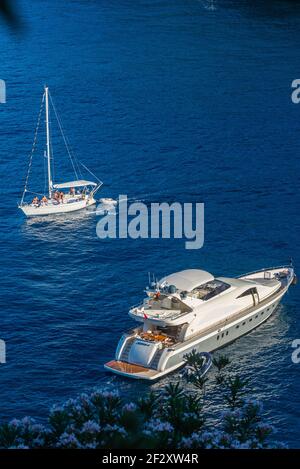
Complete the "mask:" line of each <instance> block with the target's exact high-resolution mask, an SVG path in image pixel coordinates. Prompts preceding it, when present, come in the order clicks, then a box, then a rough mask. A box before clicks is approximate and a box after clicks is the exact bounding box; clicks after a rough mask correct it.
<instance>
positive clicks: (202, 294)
mask: <svg viewBox="0 0 300 469" xmlns="http://www.w3.org/2000/svg"><path fill="white" fill-rule="evenodd" d="M228 288H230V285H228V283H225V282H222V281H221V280H212V281H211V282H207V283H204V284H203V285H200V286H199V287H197V288H195V289H194V290H193V291H192V292H191V295H192V296H193V297H196V298H199V299H200V300H202V301H207V300H210V299H211V298H213V297H214V296H217V295H219V294H220V293H222V292H223V291H225V290H227V289H228Z"/></svg>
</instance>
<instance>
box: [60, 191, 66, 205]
mask: <svg viewBox="0 0 300 469" xmlns="http://www.w3.org/2000/svg"><path fill="white" fill-rule="evenodd" d="M64 196H65V194H64V193H63V192H60V194H59V199H60V203H61V204H63V203H64Z"/></svg>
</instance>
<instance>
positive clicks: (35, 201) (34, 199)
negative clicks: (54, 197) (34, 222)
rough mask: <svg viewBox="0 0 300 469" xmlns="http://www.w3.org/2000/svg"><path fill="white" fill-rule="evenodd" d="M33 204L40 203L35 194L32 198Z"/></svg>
mask: <svg viewBox="0 0 300 469" xmlns="http://www.w3.org/2000/svg"><path fill="white" fill-rule="evenodd" d="M31 203H32V205H39V203H40V201H39V198H38V197H37V196H35V197H34V198H33V199H32V202H31Z"/></svg>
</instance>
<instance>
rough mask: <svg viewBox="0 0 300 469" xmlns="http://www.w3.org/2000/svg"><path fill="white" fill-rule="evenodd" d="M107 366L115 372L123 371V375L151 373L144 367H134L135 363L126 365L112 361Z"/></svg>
mask: <svg viewBox="0 0 300 469" xmlns="http://www.w3.org/2000/svg"><path fill="white" fill-rule="evenodd" d="M106 366H108V367H109V368H112V369H113V370H117V371H122V372H123V373H132V374H133V373H146V372H148V371H149V368H145V367H144V366H140V365H134V364H133V363H126V362H121V361H117V360H112V361H110V362H108V363H106Z"/></svg>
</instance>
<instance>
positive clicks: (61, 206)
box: [19, 86, 102, 217]
mask: <svg viewBox="0 0 300 469" xmlns="http://www.w3.org/2000/svg"><path fill="white" fill-rule="evenodd" d="M44 104H45V124H46V151H45V154H44V155H43V156H44V160H45V173H46V174H45V175H46V179H47V183H46V184H45V189H46V186H47V195H46V193H45V192H46V191H45V192H43V193H38V192H36V191H32V190H29V189H28V179H29V175H30V171H31V167H32V158H33V154H34V151H35V149H36V143H37V134H38V130H39V125H40V120H41V116H42V111H43V107H44ZM50 104H51V105H52V109H53V111H54V114H55V118H56V120H57V123H58V126H59V129H60V132H61V134H62V138H63V141H64V144H65V146H66V150H67V152H68V155H69V158H70V160H71V163H72V166H73V170H74V173H75V177H76V179H75V180H73V181H69V182H62V183H59V184H54V182H53V177H52V176H53V159H54V158H53V148H52V141H51V135H50V127H51V126H50V124H51V121H50ZM78 163H79V162H78V161H76V159H75V156H74V155H73V154H72V152H71V151H70V148H69V145H68V141H67V138H66V136H65V134H64V131H63V127H62V123H61V121H60V118H59V116H58V113H57V110H56V108H55V106H54V102H53V100H52V98H51V95H50V92H49V88H48V87H47V86H45V90H44V94H43V97H42V103H41V107H40V112H39V117H38V122H37V126H36V130H35V136H34V142H33V146H32V151H31V154H30V160H29V167H28V172H27V177H26V182H25V188H24V191H23V195H22V199H21V202H20V204H19V208H20V209H21V210H22V212H23V213H24V214H25V215H26V216H27V217H33V216H34V217H36V216H41V215H55V214H61V213H68V212H74V211H77V210H81V209H84V208H87V207H89V206H91V205H94V204H95V203H96V200H95V194H96V192H97V191H98V190H99V189H100V187H101V186H102V182H101V181H99V179H98V178H96V176H95V175H94V174H93V173H92V172H91V171H90V170H89V169H88V168H87V167H86V166H85V165H83V164H82V163H80V165H81V166H82V167H83V168H85V169H86V170H87V171H88V172H89V173H90V174H92V175H93V177H94V178H95V179H96V182H95V181H87V180H85V179H83V178H82V177H80V175H81V172H80V168H79V165H78ZM27 194H31V198H32V196H34V198H33V200H32V201H31V202H26V201H25V197H26V195H27ZM38 196H39V197H38Z"/></svg>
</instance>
